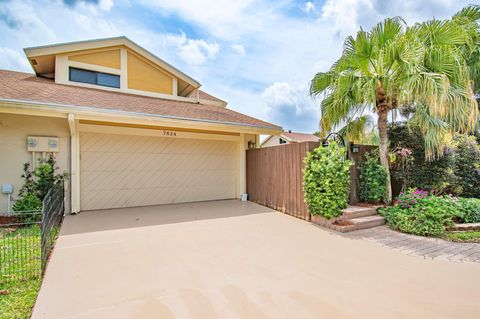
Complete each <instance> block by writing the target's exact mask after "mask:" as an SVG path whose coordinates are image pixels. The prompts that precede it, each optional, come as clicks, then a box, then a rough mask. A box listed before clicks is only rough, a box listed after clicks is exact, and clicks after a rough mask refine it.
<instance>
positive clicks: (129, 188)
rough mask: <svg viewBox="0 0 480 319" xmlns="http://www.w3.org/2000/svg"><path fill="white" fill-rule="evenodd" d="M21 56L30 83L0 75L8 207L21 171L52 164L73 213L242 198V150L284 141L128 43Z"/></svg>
mask: <svg viewBox="0 0 480 319" xmlns="http://www.w3.org/2000/svg"><path fill="white" fill-rule="evenodd" d="M24 51H25V54H26V57H27V59H28V61H29V62H30V64H31V66H32V68H33V70H34V72H35V74H29V73H19V72H13V71H5V70H0V150H1V154H2V156H1V157H0V185H4V184H10V185H13V188H14V193H13V196H14V197H15V196H16V194H17V192H18V190H19V188H20V187H21V185H22V183H23V181H22V179H21V177H20V176H21V174H22V166H23V163H25V162H30V163H31V165H35V164H36V163H37V162H38V159H39V158H41V157H44V158H45V157H46V156H49V154H51V155H54V156H55V158H56V162H57V165H58V166H59V167H60V169H61V170H62V171H63V170H64V171H66V172H67V173H68V174H69V175H70V178H69V185H68V189H67V190H66V197H67V205H68V204H70V205H69V206H70V207H68V210H69V211H71V212H74V213H76V212H79V211H83V210H97V209H108V208H119V207H134V206H144V205H156V204H166V203H180V202H193V201H204V200H217V199H230V198H239V197H240V196H241V194H243V193H245V191H246V190H245V187H246V186H245V155H246V149H248V148H253V147H256V146H258V145H259V136H260V134H278V133H280V132H281V131H282V129H281V128H280V127H279V126H276V125H273V124H270V123H267V122H264V121H262V120H259V119H256V118H253V117H250V116H247V115H244V114H240V113H238V112H235V111H232V110H230V109H228V108H227V103H226V102H225V101H223V100H220V99H218V98H216V97H214V96H212V95H210V94H208V93H206V92H204V91H202V90H200V83H199V82H198V81H196V80H194V79H192V78H191V77H190V76H188V75H187V74H185V73H183V72H182V71H180V70H178V69H177V68H175V67H173V66H172V65H170V64H168V63H166V62H165V61H163V60H162V59H160V58H158V57H156V56H155V55H153V54H152V53H150V52H148V51H147V50H145V49H144V48H142V47H140V46H139V45H137V44H135V43H134V42H133V41H131V40H129V39H128V38H126V37H116V38H107V39H98V40H89V41H81V42H71V43H62V44H55V45H48V46H41V47H32V48H26V49H25V50H24ZM0 196H1V197H0V212H1V211H6V210H7V209H8V208H7V196H6V195H5V194H0Z"/></svg>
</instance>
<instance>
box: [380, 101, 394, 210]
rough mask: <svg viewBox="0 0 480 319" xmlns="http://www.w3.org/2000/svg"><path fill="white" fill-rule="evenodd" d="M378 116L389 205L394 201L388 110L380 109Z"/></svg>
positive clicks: (381, 157) (381, 159)
mask: <svg viewBox="0 0 480 319" xmlns="http://www.w3.org/2000/svg"><path fill="white" fill-rule="evenodd" d="M377 114H378V123H377V124H378V135H379V137H380V163H381V164H382V166H383V167H385V169H386V170H387V203H390V202H391V200H392V185H391V182H390V169H389V166H388V127H387V126H388V109H387V108H382V109H379V110H378V112H377Z"/></svg>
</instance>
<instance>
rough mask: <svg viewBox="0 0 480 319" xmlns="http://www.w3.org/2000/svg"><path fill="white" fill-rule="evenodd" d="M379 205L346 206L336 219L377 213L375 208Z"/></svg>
mask: <svg viewBox="0 0 480 319" xmlns="http://www.w3.org/2000/svg"><path fill="white" fill-rule="evenodd" d="M378 207H381V206H348V207H347V208H345V209H344V210H342V215H341V216H340V217H338V218H337V220H347V219H354V218H359V217H365V216H373V215H376V214H377V208H378Z"/></svg>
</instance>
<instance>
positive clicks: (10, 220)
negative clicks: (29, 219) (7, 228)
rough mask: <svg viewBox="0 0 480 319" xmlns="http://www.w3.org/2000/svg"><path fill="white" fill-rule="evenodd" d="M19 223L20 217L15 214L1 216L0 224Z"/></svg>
mask: <svg viewBox="0 0 480 319" xmlns="http://www.w3.org/2000/svg"><path fill="white" fill-rule="evenodd" d="M15 223H18V218H17V217H15V216H0V225H8V224H15Z"/></svg>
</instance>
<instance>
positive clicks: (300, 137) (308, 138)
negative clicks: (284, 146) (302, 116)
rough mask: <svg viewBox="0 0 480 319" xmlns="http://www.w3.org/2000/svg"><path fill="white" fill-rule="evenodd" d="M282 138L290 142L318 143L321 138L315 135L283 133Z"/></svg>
mask: <svg viewBox="0 0 480 319" xmlns="http://www.w3.org/2000/svg"><path fill="white" fill-rule="evenodd" d="M280 136H281V137H283V138H285V139H286V140H287V141H289V142H296V143H301V142H318V141H320V138H319V137H318V136H316V135H313V134H307V133H295V132H290V131H289V132H283V133H282V134H280Z"/></svg>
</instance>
